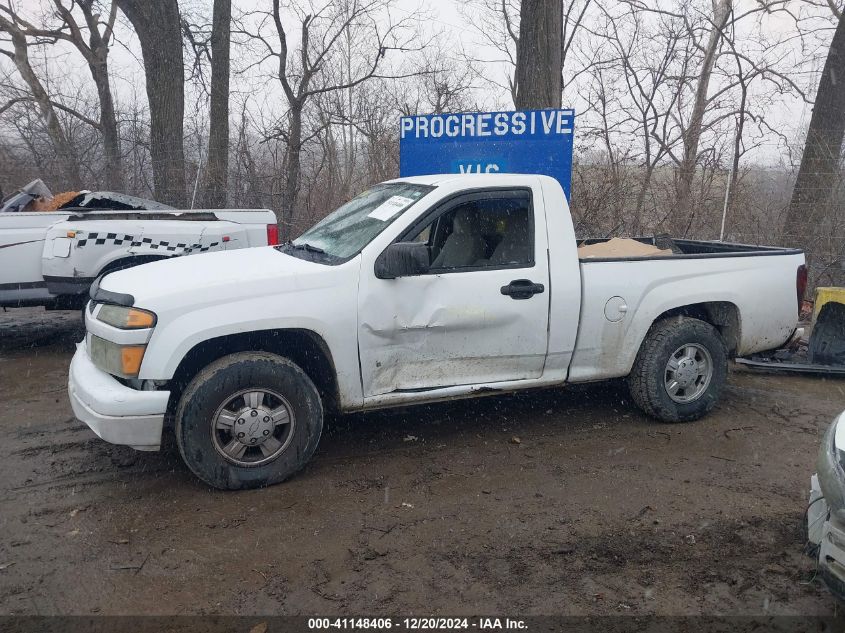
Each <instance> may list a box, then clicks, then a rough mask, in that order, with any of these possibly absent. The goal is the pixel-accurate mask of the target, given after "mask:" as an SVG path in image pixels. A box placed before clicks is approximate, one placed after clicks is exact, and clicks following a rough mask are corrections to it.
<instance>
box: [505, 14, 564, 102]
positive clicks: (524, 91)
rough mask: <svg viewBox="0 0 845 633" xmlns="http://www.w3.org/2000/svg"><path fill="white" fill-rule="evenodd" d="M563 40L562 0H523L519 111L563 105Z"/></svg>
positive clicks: (516, 75)
mask: <svg viewBox="0 0 845 633" xmlns="http://www.w3.org/2000/svg"><path fill="white" fill-rule="evenodd" d="M562 39H563V2H562V0H522V3H521V9H520V23H519V41H518V42H517V45H516V71H515V73H514V83H515V85H516V90H515V95H516V96H515V98H514V107H515V108H516V109H517V110H533V109H541V108H559V107H560V100H561V89H562V86H561V73H562V72H563V66H562V61H561V59H562V58H561V40H562Z"/></svg>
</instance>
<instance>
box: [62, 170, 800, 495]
mask: <svg viewBox="0 0 845 633" xmlns="http://www.w3.org/2000/svg"><path fill="white" fill-rule="evenodd" d="M646 241H647V240H646ZM675 245H676V248H677V250H678V251H679V252H677V253H675V254H671V253H670V254H669V256H665V254H664V256H660V257H649V256H642V257H634V258H628V259H606V258H605V259H599V258H594V259H589V260H583V261H579V256H578V250H577V249H578V242H577V240H576V238H575V234H574V232H573V226H572V221H571V218H570V214H569V208H568V206H567V201H566V198H565V197H564V194H563V191H562V190H561V187H560V185H559V184H558V183H557V182H556V181H555V180H553V179H551V178H547V177H544V176H531V175H509V174H495V175H492V174H491V175H488V174H482V175H440V176H424V177H414V178H406V179H401V180H395V181H390V182H385V183H382V184H379V185H376V186H375V187H373V188H371V189H369V190H368V191H366V192H364V193H362V194H361V195H359V196H358V197H356V198H355V199H353V200H352V201H350V202H348V203H347V204H345V205H344V206H342V207H341V208H339V209H338V210H337V211H335V212H334V213H332V214H331V215H329V216H328V217H326V218H325V219H324V220H322V221H321V222H319V223H318V224H316V225H315V226H314V227H312V228H311V229H309V230H308V231H306V232H305V233H304V234H303V235H302V236H301V237H299V238H298V239H296V240H294V241H293V242H292V243H289V244H285V245H282V246H279V247H275V248H253V249H247V250H243V251H239V252H237V253H214V254H206V255H200V256H197V257H190V258H180V259H176V260H171V261H165V262H156V263H153V264H146V265H143V266H139V267H137V268H132V269H129V270H123V271H119V272H116V273H112V274H110V275H107V276H105V277H103V278H102V279H101V281H100V282H99V284H95V285H94V286H93V287H92V289H91V297H92V301H91V303H90V304H89V308H88V310H86V325H87V336H86V340H85V341H84V342H82V343H80V344H79V347H78V349H77V352H76V354H75V356H74V358H73V361H72V363H71V367H70V377H69V394H70V399H71V403H72V406H73V409H74V412H75V414H76V416H77V417H78V418H79V419H80V420H82V421H84V422H86V423H87V424H88V425H89V426H90V427H91V428H92V429H93V430H94V431H95V432H96V433H97V434H98V435H99V436H100V437H102V438H103V439H105V440H107V441H110V442H114V443H117V444H126V445H130V446H133V447H134V448H137V449H141V450H156V449H158V448H159V445H160V442H161V438H162V433H163V429H164V427H165V420H168V421H170V420H172V421H173V423H174V428H175V434H176V440H177V443H178V445H179V448H180V450H181V453H182V457H183V458H184V460H185V462H186V464H187V465H188V467H189V468H190V469H191V470H192V471H193V472H194V473H195V474H196V475H197V476H198V477H200V478H201V479H202V480H203V481H205V482H207V483H208V484H210V485H212V486H215V487H218V488H228V489H238V488H249V487H256V486H263V485H268V484H272V483H276V482H280V481H282V480H284V479H285V478H287V477H290V476H291V475H292V474H293V473H295V472H296V471H298V470H299V469H300V468H302V467H303V466H304V465H305V464H306V462H308V460H309V459H310V458H311V456H312V454H313V453H314V450H315V449H316V447H317V443H318V441H319V439H320V434H321V431H322V427H323V416H324V412H325V411H326V410H337V411H355V410H367V409H376V408H382V407H393V406H400V405H402V406H404V405H408V404H411V403H417V402H431V401H436V400H446V399H453V398H459V397H473V396H477V395H485V394H494V393H503V392H509V391H515V390H518V389H527V388H533V387H548V386H555V385H563V384H565V383H582V382H588V381H596V380H603V379H607V378H617V377H622V376H628V382H629V385H630V389H631V393H632V396H633V399H634V401H635V402H636V403H637V404H638V405H639V406H640V407H641V408H642V409H643V410H644V411H645V412H646V413H647V414H649V415H651V416H653V417H655V418H657V419H658V420H662V421H666V422H675V421H687V420H694V419H697V418H699V417H701V416H703V415H704V414H705V413H707V412H708V411H709V410H710V409H711V408H712V407H713V406H714V405H715V403H716V402H717V400H718V399H719V396H720V393H721V391H722V388H723V386H724V384H725V380H726V374H727V359H728V357H730V356H733V355H737V354H750V353H752V352H755V351H760V350H766V349H771V348H775V347H778V346H780V345H782V344H783V343H784V342H786V341H787V340H788V339H789V338H790V336H791V335H792V334H793V331H794V330H795V326H796V321H797V318H798V303H797V302H796V292H797V293H798V295H799V298H800V295H801V294H802V293H803V288H802V287H801V286H802V284H803V281H802V280H803V279H804V276H805V268H804V256H803V254H802V253H801V251H797V250H786V249H780V248H769V247H751V246H745V245H734V244H724V243H716V242H699V241H686V240H678V241H676V242H675Z"/></svg>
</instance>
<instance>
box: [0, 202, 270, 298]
mask: <svg viewBox="0 0 845 633" xmlns="http://www.w3.org/2000/svg"><path fill="white" fill-rule="evenodd" d="M89 195H94V194H89ZM110 196H111V198H112V199H116V200H117V202H118V203H120V202H121V201H123V200H127V201H131V202H133V203H135V202H134V201H137V204H143V205H145V206H149V208H144V209H132V210H130V209H127V208H123V209H111V210H109V209H103V208H101V207H97V208H81V207H80V208H61V209H59V210H57V211H30V212H26V211H24V212H5V213H0V306H5V307H21V306H33V305H43V306H46V307H48V308H53V309H78V308H81V307H82V306H83V305H84V304H85V302H86V301H87V300H88V289H89V288H90V286H91V283H92V282H93V281H94V279H96V278H97V277H98V276H99V275H102V274H105V273H108V272H111V271H115V270H120V269H124V268H129V267H132V266H137V265H139V264H143V263H148V262H153V261H156V260H160V259H169V258H171V257H177V256H182V255H191V254H196V253H204V252H209V251H230V250H235V249H240V248H246V247H248V246H266V245H267V244H268V243H269V244H278V242H279V239H278V225H277V224H276V217H275V215H273V212H272V211H269V210H267V209H255V210H248V209H225V210H223V209H212V210H200V209H198V210H190V211H187V210H178V209H173V208H171V207H168V206H166V205H162V204H159V203H154V202H152V201H149V200H142V199H140V198H134V197H132V196H125V195H123V194H110ZM79 198H80V200H81V201H82V202H81V203H84V202H85V198H86V194H85V193H84V192H83V193H81V194H80V195H79ZM101 204H102V203H101ZM123 206H124V207H126V206H127V205H126V204H124V205H123Z"/></svg>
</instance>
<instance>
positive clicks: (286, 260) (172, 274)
mask: <svg viewBox="0 0 845 633" xmlns="http://www.w3.org/2000/svg"><path fill="white" fill-rule="evenodd" d="M337 268H338V267H337V266H328V265H325V264H319V263H314V262H310V261H305V260H302V259H298V258H296V257H291V256H290V255H286V254H284V253H281V252H279V251H278V250H276V249H275V248H274V247H271V246H262V247H256V248H244V249H239V250H236V251H221V252H215V253H203V254H199V255H190V256H187V257H174V258H172V259H166V260H161V261H157V262H151V263H149V264H143V265H141V266H135V267H134V268H128V269H126V270H120V271H117V272H113V273H111V274H108V275H106V276H105V277H104V278H103V279H102V281H101V282H100V288H102V289H103V290H109V291H112V292H118V293H124V294H129V295H132V296H133V297H134V298H135V302H134V305H135V306H137V307H140V308H145V309H149V310H153V311H154V312H157V311H159V310H163V311H165V312H169V311H171V310H177V311H181V310H186V309H192V308H198V307H203V306H206V305H214V304H221V303H227V302H231V301H237V300H239V299H243V298H254V297H256V296H269V295H275V294H282V293H287V292H291V291H294V290H296V291H303V290H313V289H316V288H322V287H326V286H330V285H332V283H333V282H334V280H335V279H336V277H337V275H336V271H337Z"/></svg>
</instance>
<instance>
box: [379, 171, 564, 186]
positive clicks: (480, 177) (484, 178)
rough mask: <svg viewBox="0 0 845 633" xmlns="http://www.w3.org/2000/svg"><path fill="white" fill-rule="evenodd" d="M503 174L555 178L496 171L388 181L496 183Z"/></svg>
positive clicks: (428, 183)
mask: <svg viewBox="0 0 845 633" xmlns="http://www.w3.org/2000/svg"><path fill="white" fill-rule="evenodd" d="M502 176H508V177H513V176H516V177H522V178H544V179H548V180H554V178H551V177H550V176H541V175H539V174H510V173H506V172H496V173H492V174H431V175H427V176H406V177H405V178H395V179H393V180H389V181H388V182H410V183H415V184H419V185H443V184H446V183H447V182H454V181H462V182H466V183H467V184H484V185H495V184H497V181H498V180H500V179H501V178H502ZM555 182H556V181H555Z"/></svg>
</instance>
